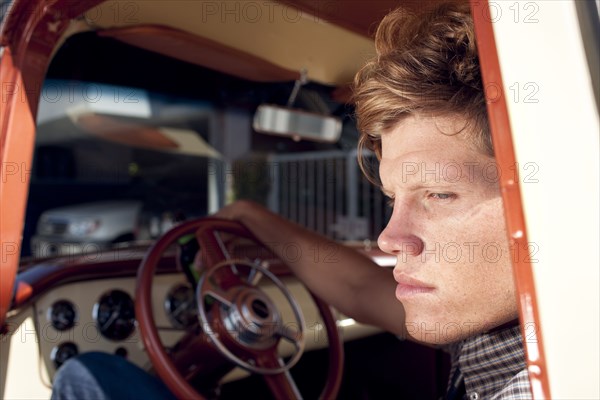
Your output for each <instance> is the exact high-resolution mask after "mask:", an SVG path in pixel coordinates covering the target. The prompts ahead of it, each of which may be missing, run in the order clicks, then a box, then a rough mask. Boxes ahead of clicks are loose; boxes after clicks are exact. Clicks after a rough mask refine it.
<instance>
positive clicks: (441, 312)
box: [378, 116, 517, 343]
mask: <svg viewBox="0 0 600 400" xmlns="http://www.w3.org/2000/svg"><path fill="white" fill-rule="evenodd" d="M461 126H462V125H461V124H460V123H457V121H456V120H452V119H448V118H425V117H419V116H413V117H409V118H407V119H405V120H403V121H402V122H401V123H399V124H398V125H396V126H395V127H394V128H393V129H391V130H390V131H389V132H386V133H384V134H383V135H382V138H381V139H382V142H381V143H382V156H381V164H380V169H379V172H380V178H381V181H382V184H383V191H384V193H385V194H386V195H387V196H389V197H390V199H391V200H390V203H393V212H392V216H391V219H390V221H389V223H388V225H387V227H386V228H385V229H384V230H383V232H382V233H381V235H380V236H379V241H378V243H379V246H380V247H381V249H382V250H384V251H385V252H387V253H390V254H394V255H396V256H397V263H396V267H395V268H394V278H395V280H396V281H397V282H398V286H397V289H396V297H397V298H398V300H399V301H401V302H402V304H403V306H404V309H405V312H406V328H407V330H408V333H409V334H410V335H411V336H413V337H414V338H415V339H417V340H420V341H423V342H428V343H449V342H453V341H456V340H460V339H463V338H465V337H468V336H472V335H473V334H476V333H479V332H482V331H485V330H488V329H491V328H494V327H496V326H498V325H501V324H503V323H505V322H508V321H510V320H512V319H515V318H516V317H517V305H516V297H515V288H514V284H513V277H512V267H511V256H514V253H513V252H511V249H509V246H508V241H507V237H506V229H505V225H504V216H503V208H502V199H501V197H500V190H499V179H498V169H497V168H496V163H495V161H494V159H493V158H492V157H490V156H487V155H485V154H483V153H482V152H481V151H479V150H477V149H476V148H475V147H474V145H473V144H471V142H470V141H469V139H468V138H467V133H468V132H461V133H458V134H448V133H450V132H456V131H457V129H460V127H461ZM442 132H446V133H447V134H444V133H442ZM504 173H507V171H504Z"/></svg>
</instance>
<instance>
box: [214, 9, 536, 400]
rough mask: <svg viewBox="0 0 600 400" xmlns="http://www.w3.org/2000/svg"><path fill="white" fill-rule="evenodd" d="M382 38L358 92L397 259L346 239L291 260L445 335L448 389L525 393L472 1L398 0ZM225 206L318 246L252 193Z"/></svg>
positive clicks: (316, 278)
mask: <svg viewBox="0 0 600 400" xmlns="http://www.w3.org/2000/svg"><path fill="white" fill-rule="evenodd" d="M376 47H377V57H376V58H375V59H374V60H372V61H371V62H369V63H368V64H367V65H366V66H365V67H364V68H363V69H362V70H361V71H360V72H359V73H358V75H357V76H356V79H355V97H354V100H355V103H356V112H357V117H358V124H359V129H360V131H361V134H362V137H361V140H360V145H361V146H363V147H368V148H369V149H371V150H373V151H374V152H375V153H376V154H377V156H378V158H379V159H380V167H379V179H380V181H381V189H382V190H383V192H384V193H385V194H386V195H387V196H388V197H389V198H390V204H392V205H393V212H392V216H391V219H390V221H389V223H388V225H387V227H386V228H385V229H384V231H383V232H382V233H381V235H380V236H379V240H378V244H379V247H380V248H381V249H382V250H383V251H385V252H387V253H390V254H392V255H395V256H396V257H397V264H396V267H395V268H394V270H393V277H392V276H391V275H390V273H389V271H387V270H384V269H382V268H379V267H377V266H375V265H374V264H373V263H372V262H371V260H369V259H367V258H364V257H360V256H358V255H357V254H356V253H355V252H354V251H353V250H351V249H348V248H345V247H343V246H338V249H339V251H338V252H337V253H336V255H337V261H338V262H336V263H326V262H320V263H314V260H313V259H312V258H311V257H305V258H300V259H299V260H297V261H293V262H290V263H289V264H290V267H291V268H292V269H293V271H294V273H295V274H296V275H297V276H298V277H299V278H300V279H301V280H302V281H303V282H304V283H305V284H306V285H307V286H308V287H309V288H310V289H311V290H312V291H313V292H314V293H316V294H317V295H318V296H320V297H321V298H322V299H324V300H325V301H326V302H328V303H330V304H332V305H333V306H335V307H336V308H338V309H339V310H340V311H342V312H343V313H345V314H346V315H349V316H352V317H354V318H355V319H356V320H358V321H362V322H366V323H370V324H373V325H377V326H380V327H383V328H385V329H387V330H389V331H391V332H395V333H396V334H399V335H402V336H406V335H408V336H409V337H411V338H412V339H414V340H416V341H419V342H422V343H430V344H435V345H448V348H449V349H450V350H451V351H452V359H453V368H452V371H451V376H452V377H453V382H452V384H451V387H450V389H451V392H452V393H454V394H455V395H458V393H457V392H459V391H460V390H461V388H460V386H461V385H462V383H464V388H465V389H466V393H467V394H468V395H469V398H470V399H477V398H484V399H501V398H502V399H504V398H511V399H527V398H531V393H530V389H529V380H528V375H527V371H526V369H525V360H524V352H523V345H522V338H521V335H520V332H519V327H518V324H517V323H516V322H515V321H516V319H517V304H516V294H515V288H514V283H513V275H512V267H511V262H510V250H509V245H508V239H507V233H506V230H505V225H504V216H503V207H502V199H501V195H500V188H499V182H498V180H497V176H498V175H497V172H498V171H497V170H496V169H495V168H496V164H495V163H494V155H493V149H492V144H491V137H490V133H489V128H488V123H487V114H486V101H485V94H484V92H483V85H482V82H481V76H480V70H479V63H478V58H477V48H476V44H475V37H474V30H473V22H472V19H471V16H470V14H469V10H468V7H462V6H456V5H445V6H442V7H439V8H437V9H435V10H433V11H432V12H431V13H429V14H428V15H427V16H426V17H423V16H419V17H412V16H410V15H407V14H405V13H404V12H402V11H401V10H396V11H394V12H392V13H390V14H389V15H388V16H386V18H385V19H384V20H383V21H382V23H381V25H380V26H379V29H378V32H377V37H376ZM219 215H220V216H222V217H227V218H232V219H237V220H239V221H241V222H243V223H244V224H245V225H246V226H247V227H249V228H250V229H251V230H252V231H253V232H254V234H255V235H256V236H257V237H258V238H259V239H261V240H262V241H263V242H264V243H277V241H278V240H280V238H281V237H286V238H294V241H295V243H297V244H298V245H300V248H301V251H302V253H301V254H311V255H312V254H313V253H314V251H313V250H312V249H314V248H316V247H317V246H323V245H324V242H323V240H324V239H323V238H322V237H320V236H317V235H315V234H314V233H312V232H310V231H308V230H306V229H304V228H302V227H299V226H296V225H293V224H291V223H289V222H287V221H285V220H283V219H282V218H280V217H279V216H277V215H275V214H272V213H270V212H269V211H267V210H265V209H264V208H262V207H260V206H257V205H255V204H252V203H247V202H238V203H235V204H233V205H231V206H228V207H226V208H225V209H223V210H221V211H220V212H219ZM278 249H279V247H273V250H274V251H275V252H277V250H278ZM280 256H281V257H282V258H284V259H285V257H284V255H283V254H280ZM457 398H459V397H457Z"/></svg>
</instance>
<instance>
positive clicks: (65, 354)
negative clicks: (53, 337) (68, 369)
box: [50, 342, 79, 369]
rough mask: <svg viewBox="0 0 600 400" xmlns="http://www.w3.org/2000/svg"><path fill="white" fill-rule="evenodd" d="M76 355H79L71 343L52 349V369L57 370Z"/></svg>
mask: <svg viewBox="0 0 600 400" xmlns="http://www.w3.org/2000/svg"><path fill="white" fill-rule="evenodd" d="M77 354H79V349H78V348H77V345H76V344H75V343H73V342H65V343H61V344H59V345H58V346H56V347H54V348H53V349H52V352H51V353H50V359H51V360H52V362H53V363H54V367H55V368H56V369H58V367H60V366H61V365H63V364H64V363H65V361H67V360H68V359H69V358H71V357H75V356H76V355H77Z"/></svg>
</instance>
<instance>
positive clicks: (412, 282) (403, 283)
mask: <svg viewBox="0 0 600 400" xmlns="http://www.w3.org/2000/svg"><path fill="white" fill-rule="evenodd" d="M394 279H395V280H396V282H398V286H396V297H397V298H398V299H401V298H406V297H410V296H414V295H417V294H424V293H431V292H433V291H434V290H435V288H434V287H433V286H430V285H428V284H426V283H424V282H421V281H420V280H418V279H415V278H412V277H410V276H408V275H404V274H394Z"/></svg>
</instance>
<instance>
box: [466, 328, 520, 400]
mask: <svg viewBox="0 0 600 400" xmlns="http://www.w3.org/2000/svg"><path fill="white" fill-rule="evenodd" d="M461 344H462V345H461V346H460V350H459V352H458V354H457V359H456V364H457V366H458V368H460V370H461V372H462V374H463V376H464V380H465V387H466V391H467V393H470V392H476V393H478V395H479V398H483V399H486V398H490V397H492V395H493V394H494V393H496V392H498V391H499V390H501V389H502V388H503V387H504V386H505V385H506V384H507V383H508V381H509V380H510V379H511V378H512V377H514V376H515V375H516V374H517V373H518V372H519V371H521V370H523V369H525V352H524V350H523V338H522V336H521V331H520V327H519V326H518V325H517V326H512V327H507V328H502V329H496V330H493V331H490V332H486V333H482V334H480V335H477V336H473V337H471V338H468V339H466V340H464V341H463V342H462V343H461Z"/></svg>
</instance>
